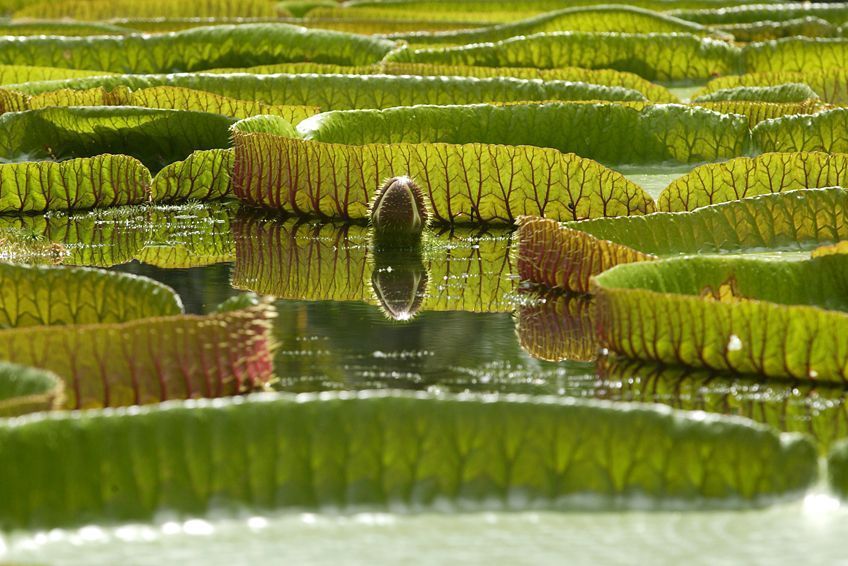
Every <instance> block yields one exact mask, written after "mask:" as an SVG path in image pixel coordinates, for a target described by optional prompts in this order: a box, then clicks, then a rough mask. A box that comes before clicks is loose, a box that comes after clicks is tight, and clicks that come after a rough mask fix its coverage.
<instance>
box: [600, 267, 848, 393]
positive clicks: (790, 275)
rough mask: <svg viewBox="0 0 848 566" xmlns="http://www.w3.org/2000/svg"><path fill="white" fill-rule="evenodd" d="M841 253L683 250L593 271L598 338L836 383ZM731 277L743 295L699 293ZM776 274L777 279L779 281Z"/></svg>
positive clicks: (840, 374) (633, 351) (680, 357)
mask: <svg viewBox="0 0 848 566" xmlns="http://www.w3.org/2000/svg"><path fill="white" fill-rule="evenodd" d="M846 266H848V256H844V255H828V256H822V257H819V258H814V259H810V260H806V261H782V262H781V261H762V260H755V259H748V258H740V257H730V258H715V257H713V258H706V257H687V258H675V259H668V260H665V261H658V262H648V263H643V264H633V265H620V266H617V267H615V268H614V269H610V270H609V271H607V272H605V273H603V274H601V275H599V276H597V277H595V278H594V279H593V291H594V293H595V294H596V295H597V300H596V305H597V312H598V319H599V322H598V330H599V340H600V342H601V345H602V346H604V347H606V348H608V349H609V350H610V351H613V352H616V353H620V354H622V355H625V356H627V357H630V358H638V359H644V360H650V361H653V362H660V363H671V364H682V365H687V366H693V367H705V368H710V369H717V370H724V371H733V372H740V373H756V374H760V375H765V376H768V377H789V378H795V379H805V380H806V379H809V380H814V381H830V382H837V383H843V382H844V381H845V379H846V378H848V375H846V368H848V349H846V348H845V341H844V336H845V332H846V331H848V315H846V313H845V312H841V311H844V310H846V309H848V303H846V298H848V280H846V279H845V277H844V274H845V273H848V269H846ZM731 277H732V278H735V280H736V282H737V285H738V292H739V293H740V294H741V295H742V296H744V297H747V298H748V299H747V300H742V301H731V302H723V301H714V300H705V299H704V298H703V297H701V296H699V295H700V294H701V293H702V291H703V289H704V288H705V287H706V286H710V287H712V288H718V287H719V286H721V285H722V284H723V283H724V282H726V281H728V280H729V279H730V278H731ZM774 282H779V284H778V285H776V284H774Z"/></svg>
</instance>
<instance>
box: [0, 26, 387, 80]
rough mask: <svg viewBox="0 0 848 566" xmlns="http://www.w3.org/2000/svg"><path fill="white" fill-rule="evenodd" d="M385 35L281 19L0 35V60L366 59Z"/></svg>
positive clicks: (102, 65) (193, 62)
mask: <svg viewBox="0 0 848 566" xmlns="http://www.w3.org/2000/svg"><path fill="white" fill-rule="evenodd" d="M394 47H395V44H394V43H393V42H391V41H387V40H381V39H375V38H369V37H365V36H357V35H352V34H345V33H340V32H333V31H325V30H308V29H306V28H303V27H298V26H291V25H287V24H240V25H227V26H211V27H205V28H196V29H191V30H187V31H181V32H174V33H169V34H158V35H146V34H133V35H127V36H122V37H116V36H93V37H38V36H36V37H24V38H13V37H5V38H0V64H5V65H41V66H47V67H67V68H70V69H86V70H93V71H114V72H121V73H170V72H176V71H200V70H203V69H211V68H214V67H248V66H251V65H263V64H269V63H286V62H290V61H315V62H318V63H338V64H343V65H367V64H371V63H376V62H378V61H380V60H381V59H382V58H383V57H384V56H385V55H386V54H387V53H388V52H389V51H390V50H391V49H392V48H394Z"/></svg>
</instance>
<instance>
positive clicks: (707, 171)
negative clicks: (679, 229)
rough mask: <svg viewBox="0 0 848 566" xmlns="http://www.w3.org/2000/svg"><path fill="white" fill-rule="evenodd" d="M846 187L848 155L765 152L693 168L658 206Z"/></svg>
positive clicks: (673, 208) (665, 207)
mask: <svg viewBox="0 0 848 566" xmlns="http://www.w3.org/2000/svg"><path fill="white" fill-rule="evenodd" d="M846 184H848V155H845V154H841V153H836V154H829V153H823V152H817V151H811V152H798V153H766V154H763V155H759V156H757V157H737V158H736V159H731V160H729V161H725V162H724V163H709V164H707V165H701V166H699V167H696V168H694V169H693V170H692V171H691V172H690V173H688V174H686V175H683V176H682V177H680V178H678V179H676V180H674V181H673V182H672V183H671V184H670V185H669V186H668V187H666V189H665V190H663V192H662V193H660V196H659V198H658V199H657V207H658V208H659V209H660V210H664V211H680V210H694V209H696V208H700V207H702V206H707V205H710V204H716V203H720V202H726V201H731V200H738V199H742V198H745V197H751V196H756V195H762V194H771V193H781V192H785V191H794V190H798V189H807V188H822V187H837V186H843V185H846Z"/></svg>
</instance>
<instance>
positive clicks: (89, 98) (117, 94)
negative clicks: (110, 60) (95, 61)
mask: <svg viewBox="0 0 848 566" xmlns="http://www.w3.org/2000/svg"><path fill="white" fill-rule="evenodd" d="M0 92H15V91H0ZM131 97H132V95H131V92H130V89H128V88H127V87H124V86H118V87H115V88H114V89H111V90H106V89H103V88H92V89H85V90H75V89H70V88H62V89H59V90H54V91H50V92H43V93H41V94H37V95H35V96H31V97H30V98H29V100H27V101H26V105H25V107H23V108H21V110H31V109H32V110H34V109H38V108H47V107H48V106H130V105H131V103H130V100H131ZM139 106H141V105H139Z"/></svg>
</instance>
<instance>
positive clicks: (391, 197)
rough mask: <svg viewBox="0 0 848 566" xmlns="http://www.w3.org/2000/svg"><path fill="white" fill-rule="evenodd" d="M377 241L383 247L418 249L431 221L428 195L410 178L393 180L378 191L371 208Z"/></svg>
mask: <svg viewBox="0 0 848 566" xmlns="http://www.w3.org/2000/svg"><path fill="white" fill-rule="evenodd" d="M370 216H371V225H372V226H373V228H374V237H375V241H376V243H377V244H378V245H379V246H382V247H409V246H412V247H417V246H418V245H419V244H420V241H421V234H422V232H423V231H424V228H426V227H427V224H428V222H429V221H430V212H429V210H428V209H427V204H426V200H425V199H424V193H423V192H422V191H421V189H420V188H419V187H418V185H416V184H415V182H414V181H413V180H412V179H410V178H409V177H406V176H403V177H392V178H391V179H388V180H387V181H386V182H385V183H383V185H382V186H381V187H380V188H379V189H378V190H377V193H376V194H375V195H374V200H373V201H372V202H371V209H370Z"/></svg>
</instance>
